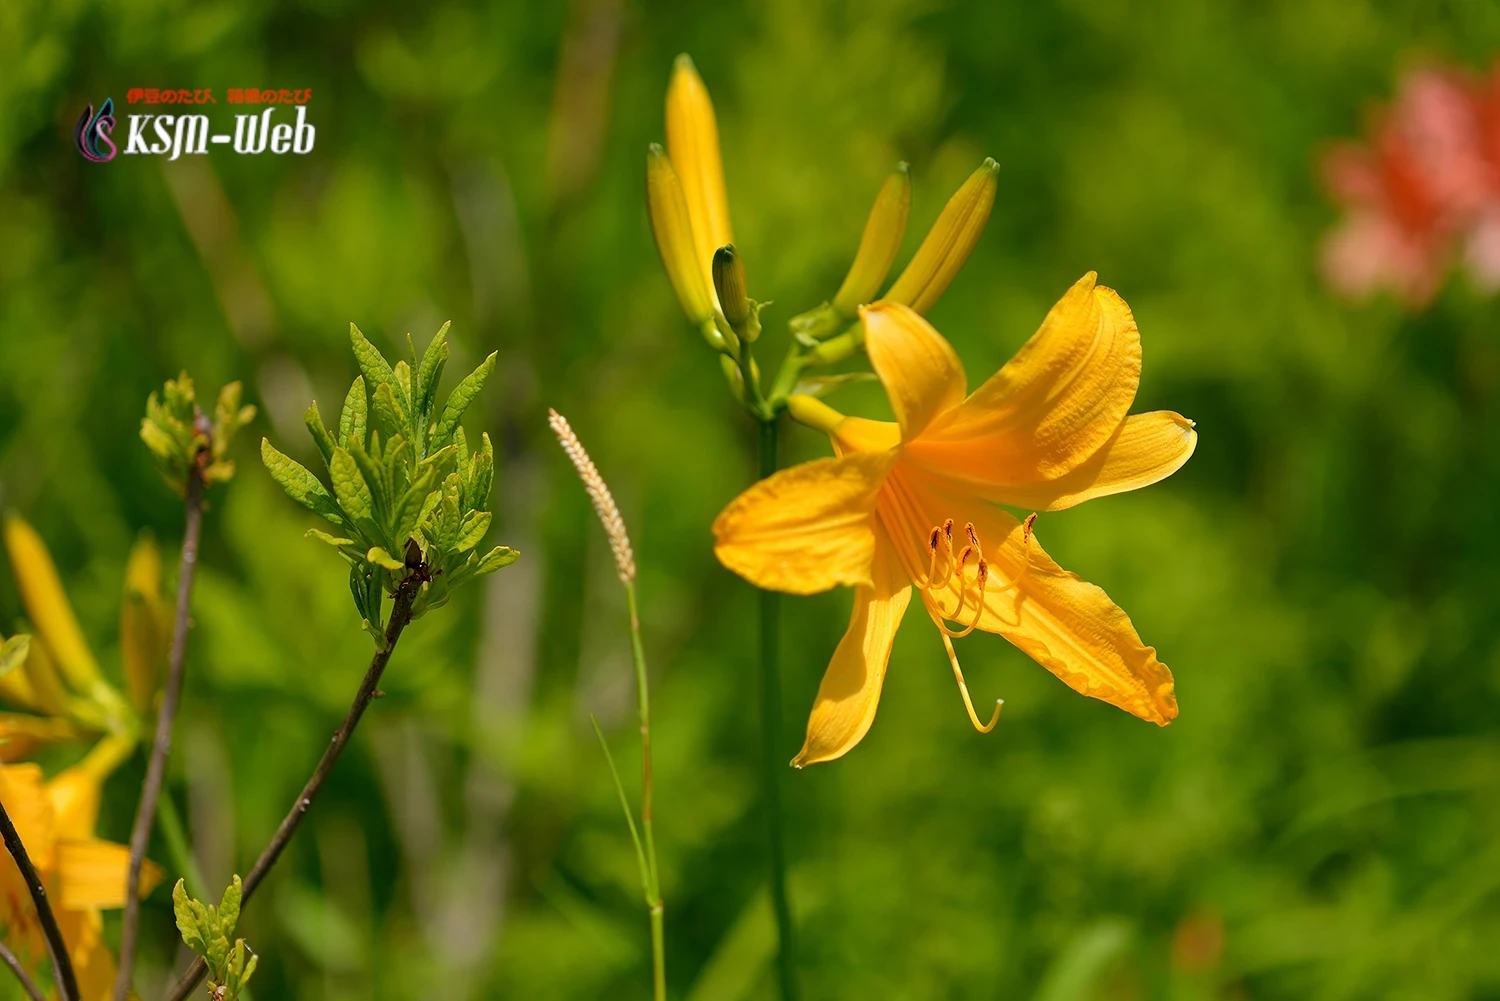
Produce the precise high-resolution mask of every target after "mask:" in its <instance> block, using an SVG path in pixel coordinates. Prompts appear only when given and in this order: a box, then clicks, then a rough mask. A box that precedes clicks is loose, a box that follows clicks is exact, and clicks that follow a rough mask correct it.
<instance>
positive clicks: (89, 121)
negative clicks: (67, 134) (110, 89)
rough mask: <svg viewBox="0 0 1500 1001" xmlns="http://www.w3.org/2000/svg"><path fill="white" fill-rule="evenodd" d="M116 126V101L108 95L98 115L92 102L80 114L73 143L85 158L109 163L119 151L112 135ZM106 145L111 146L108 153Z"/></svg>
mask: <svg viewBox="0 0 1500 1001" xmlns="http://www.w3.org/2000/svg"><path fill="white" fill-rule="evenodd" d="M114 128H115V101H114V98H112V97H106V98H105V99H104V103H103V104H101V105H99V113H98V114H97V115H96V114H94V106H93V105H92V104H91V105H89V106H88V107H87V108H84V109H83V114H81V115H79V116H78V124H77V125H75V126H73V144H74V145H76V146H77V147H78V152H80V153H82V154H83V156H84V159H86V160H92V161H93V162H94V163H108V162H109V161H110V160H113V159H114V158H115V154H116V153H118V152H119V149H118V148H117V147H116V146H115V143H114V140H113V139H112V138H111V137H110V133H111V132H113V131H114ZM106 146H107V147H109V152H107V153H106V152H105V151H104V148H105V147H106Z"/></svg>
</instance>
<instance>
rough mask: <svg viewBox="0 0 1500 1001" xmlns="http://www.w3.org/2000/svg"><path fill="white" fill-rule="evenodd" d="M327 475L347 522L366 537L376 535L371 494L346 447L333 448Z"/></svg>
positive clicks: (376, 537)
mask: <svg viewBox="0 0 1500 1001" xmlns="http://www.w3.org/2000/svg"><path fill="white" fill-rule="evenodd" d="M304 472H305V470H304ZM309 475H311V474H309ZM328 475H329V477H330V478H332V480H333V494H334V496H335V497H337V498H338V501H339V507H340V508H342V509H343V512H344V514H345V516H346V517H347V518H348V519H349V522H350V523H351V524H352V525H353V526H354V527H355V528H357V529H359V530H360V531H361V532H364V533H365V535H366V536H367V537H368V538H371V539H378V538H379V537H380V526H379V525H378V524H377V523H376V521H375V496H374V494H372V493H371V492H370V485H369V484H368V483H366V482H365V478H364V475H363V474H362V473H361V472H360V471H359V464H358V463H356V462H355V461H354V456H352V455H350V454H349V451H348V449H343V448H338V449H334V452H333V461H332V462H330V463H329V465H328Z"/></svg>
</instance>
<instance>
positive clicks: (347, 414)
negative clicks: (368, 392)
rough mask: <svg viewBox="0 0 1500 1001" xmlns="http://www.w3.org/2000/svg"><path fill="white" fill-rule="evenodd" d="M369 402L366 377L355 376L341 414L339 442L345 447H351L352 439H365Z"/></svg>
mask: <svg viewBox="0 0 1500 1001" xmlns="http://www.w3.org/2000/svg"><path fill="white" fill-rule="evenodd" d="M368 402H369V401H368V400H366V399H365V377H364V376H362V375H360V376H355V378H354V383H353V385H351V386H350V387H349V395H348V396H345V397H344V410H343V413H341V414H339V444H340V445H342V446H344V447H345V448H348V447H349V442H351V441H364V440H365V415H366V411H367V409H368ZM330 461H332V460H330Z"/></svg>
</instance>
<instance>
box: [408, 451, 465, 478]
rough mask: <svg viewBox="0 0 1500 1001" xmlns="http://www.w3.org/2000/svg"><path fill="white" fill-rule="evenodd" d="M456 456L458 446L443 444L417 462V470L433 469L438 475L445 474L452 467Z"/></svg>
mask: <svg viewBox="0 0 1500 1001" xmlns="http://www.w3.org/2000/svg"><path fill="white" fill-rule="evenodd" d="M457 458H458V448H457V447H456V446H454V445H444V446H443V447H442V448H440V449H438V450H437V451H436V452H433V453H432V454H431V455H429V456H428V457H427V458H425V459H423V460H422V461H421V462H419V463H417V469H418V470H428V469H431V470H435V471H436V472H437V474H438V476H440V477H441V476H446V475H448V473H449V472H451V471H452V469H453V463H454V462H455V461H456V460H457Z"/></svg>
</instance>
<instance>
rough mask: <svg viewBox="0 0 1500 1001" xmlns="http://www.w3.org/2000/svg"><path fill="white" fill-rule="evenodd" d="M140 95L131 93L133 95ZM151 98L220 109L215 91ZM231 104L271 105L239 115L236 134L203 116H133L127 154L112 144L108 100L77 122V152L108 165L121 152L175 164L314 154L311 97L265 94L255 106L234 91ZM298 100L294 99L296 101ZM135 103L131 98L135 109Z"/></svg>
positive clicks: (111, 105)
mask: <svg viewBox="0 0 1500 1001" xmlns="http://www.w3.org/2000/svg"><path fill="white" fill-rule="evenodd" d="M135 93H136V92H135V91H131V94H132V95H134V94H135ZM146 93H147V94H148V95H149V96H148V97H147V98H145V103H147V104H156V103H162V104H174V103H184V104H197V105H203V104H217V103H218V101H217V100H216V99H215V98H214V96H213V91H212V90H200V91H189V90H184V91H165V92H162V93H165V94H167V95H170V96H172V97H173V98H178V97H179V96H180V98H181V100H180V101H179V100H171V101H167V100H158V101H153V100H151V99H150V98H151V97H152V96H156V94H157V92H156V91H149V92H146ZM229 93H230V103H232V104H250V103H264V104H268V105H270V106H269V107H267V108H266V109H265V110H264V111H259V112H255V113H251V114H236V115H235V116H234V129H233V131H230V130H229V129H227V128H225V129H216V128H215V127H214V123H213V122H212V121H210V119H209V116H208V115H207V114H204V113H202V112H182V113H175V114H147V115H137V114H132V115H130V116H129V117H128V119H127V124H128V128H129V132H128V133H127V135H126V140H125V144H124V149H123V150H121V149H119V148H118V147H117V146H116V144H115V141H114V137H113V132H114V128H115V115H114V100H113V99H111V98H106V99H105V101H104V103H103V104H102V105H100V107H99V112H98V114H95V113H94V107H93V105H89V106H88V107H87V108H86V109H85V110H84V112H83V115H82V116H81V117H80V118H79V119H78V124H77V126H75V127H74V130H73V139H74V143H75V144H76V145H77V147H78V152H79V153H81V154H82V155H83V156H84V157H85V158H86V159H88V160H91V161H93V162H95V163H106V162H108V161H110V160H113V159H114V158H115V155H116V153H119V152H123V153H125V154H126V155H127V156H132V155H145V156H165V157H167V158H168V159H171V160H176V159H177V158H178V157H180V156H183V155H184V154H190V155H196V154H204V153H207V152H208V151H209V146H210V145H213V146H229V147H230V148H232V149H233V150H234V151H235V152H236V153H242V154H243V153H250V154H257V153H264V152H266V151H267V150H269V151H270V152H272V153H275V154H277V155H280V154H283V153H297V154H305V153H311V152H312V150H313V146H314V144H315V143H316V142H317V138H318V130H317V128H316V127H315V126H314V125H313V124H312V123H311V122H309V121H308V120H307V107H306V106H305V104H303V103H300V102H302V101H305V100H306V99H307V98H306V96H305V95H310V93H311V92H310V91H296V92H292V91H280V92H277V91H264V92H254V93H256V94H257V95H258V96H259V99H258V100H255V101H251V100H249V99H247V98H244V97H241V95H242V94H248V93H252V92H248V91H243V92H242V91H235V90H231V91H230V92H229ZM281 94H286V95H288V96H287V99H286V100H284V101H283V100H281V99H280V95H281ZM294 95H295V96H294ZM135 100H136V98H135V97H132V98H131V103H134V102H135ZM292 101H297V102H299V103H297V104H296V106H295V108H282V107H279V105H284V104H287V103H290V102H292ZM278 111H281V112H282V115H283V120H280V121H278V120H277V117H276V114H277V112H278ZM288 111H290V112H291V114H290V116H289V117H290V118H291V120H290V121H288V120H285V118H286V117H288V116H287V112H288Z"/></svg>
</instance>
